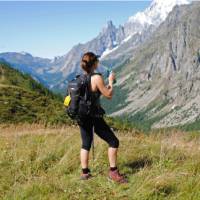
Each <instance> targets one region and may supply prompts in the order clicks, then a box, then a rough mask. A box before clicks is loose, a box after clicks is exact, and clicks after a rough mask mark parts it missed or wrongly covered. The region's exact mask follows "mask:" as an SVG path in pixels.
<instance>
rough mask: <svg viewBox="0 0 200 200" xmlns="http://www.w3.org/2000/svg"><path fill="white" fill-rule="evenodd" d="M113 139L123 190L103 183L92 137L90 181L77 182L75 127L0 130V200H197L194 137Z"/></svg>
mask: <svg viewBox="0 0 200 200" xmlns="http://www.w3.org/2000/svg"><path fill="white" fill-rule="evenodd" d="M116 134H117V136H118V137H119V139H120V149H119V159H118V163H119V168H120V170H121V172H122V173H125V174H126V175H127V176H128V179H129V183H128V184H124V185H119V184H115V183H113V182H110V181H108V180H107V171H108V167H109V166H108V160H107V144H105V143H104V142H103V141H101V140H100V139H99V138H98V137H96V136H95V160H94V161H93V160H92V159H91V161H90V168H91V171H92V173H93V175H94V177H93V178H92V179H91V180H88V181H80V180H79V176H80V163H79V150H80V145H81V142H80V135H79V130H78V129H77V128H76V127H62V128H58V127H54V128H50V127H49V128H46V127H45V126H42V125H20V126H7V127H0V199H20V200H21V199H37V200H38V199H48V200H49V199H67V200H68V199H69V200H70V199H72V200H76V199H83V200H85V199H95V200H96V199H99V200H103V199H104V200H106V199H123V200H129V199H135V200H145V199H146V200H149V199H150V200H151V199H152V200H154V199H174V200H175V199H180V200H181V199H184V200H188V199H195V200H198V199H200V190H199V188H200V157H199V153H200V148H199V144H200V137H199V135H198V134H197V133H195V132H193V133H187V134H186V133H182V132H180V131H174V130H169V131H166V132H162V134H160V133H152V134H151V135H144V134H138V133H137V134H135V133H134V132H117V133H116Z"/></svg>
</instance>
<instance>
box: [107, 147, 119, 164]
mask: <svg viewBox="0 0 200 200" xmlns="http://www.w3.org/2000/svg"><path fill="white" fill-rule="evenodd" d="M117 150H118V148H113V147H109V148H108V159H109V163H110V167H111V168H115V167H116V166H117Z"/></svg>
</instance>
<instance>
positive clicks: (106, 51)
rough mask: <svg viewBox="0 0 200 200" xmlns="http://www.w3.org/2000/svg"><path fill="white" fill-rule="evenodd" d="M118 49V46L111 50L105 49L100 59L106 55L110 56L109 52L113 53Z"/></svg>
mask: <svg viewBox="0 0 200 200" xmlns="http://www.w3.org/2000/svg"><path fill="white" fill-rule="evenodd" d="M118 47H119V46H116V47H115V48H113V49H109V48H107V49H106V50H105V51H104V52H103V53H102V55H101V58H100V59H102V58H104V57H106V56H107V55H108V54H110V53H111V52H113V51H115V50H116V49H117V48H118Z"/></svg>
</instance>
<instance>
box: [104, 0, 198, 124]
mask: <svg viewBox="0 0 200 200" xmlns="http://www.w3.org/2000/svg"><path fill="white" fill-rule="evenodd" d="M199 16H200V3H199V2H193V3H192V4H190V5H183V6H176V7H175V8H174V9H173V11H172V12H171V13H170V14H169V15H168V17H167V19H166V20H165V21H164V22H163V23H162V24H161V25H160V26H159V27H158V29H157V30H156V32H154V34H153V35H151V37H150V38H149V39H148V41H146V42H145V43H143V44H142V45H140V47H138V48H137V49H136V50H134V51H133V52H132V53H133V56H132V57H131V59H129V62H127V63H126V64H125V65H123V66H122V67H120V68H117V77H118V84H117V86H116V93H115V95H116V97H118V98H117V99H116V102H115V103H114V102H113V104H112V105H110V106H109V107H107V109H108V110H109V111H110V113H111V114H112V115H113V116H129V119H130V120H131V121H133V122H137V123H140V122H141V124H142V126H144V125H145V124H146V125H147V126H151V127H153V128H163V127H172V126H180V125H183V124H189V123H197V122H198V123H199V120H200V103H199V102H200V95H199V94H200V89H199V88H200V17H199ZM105 106H107V105H106V104H105Z"/></svg>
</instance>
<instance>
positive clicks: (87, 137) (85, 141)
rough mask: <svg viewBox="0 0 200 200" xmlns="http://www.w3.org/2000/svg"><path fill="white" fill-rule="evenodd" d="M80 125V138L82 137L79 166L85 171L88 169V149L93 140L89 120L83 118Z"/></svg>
mask: <svg viewBox="0 0 200 200" xmlns="http://www.w3.org/2000/svg"><path fill="white" fill-rule="evenodd" d="M79 127H80V132H81V139H82V147H81V151H80V160H81V167H82V170H83V173H87V172H88V171H89V169H88V164H89V151H90V148H91V144H92V140H93V130H92V123H91V120H89V119H88V120H84V121H83V123H82V124H81V125H79Z"/></svg>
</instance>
